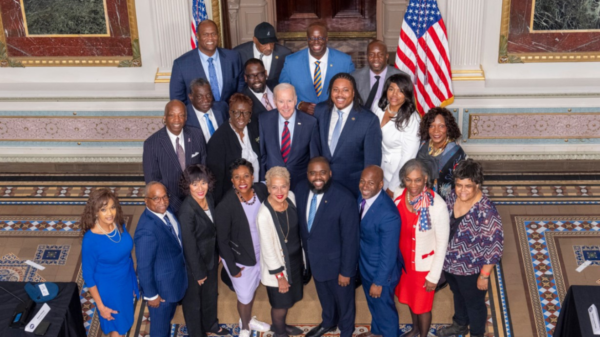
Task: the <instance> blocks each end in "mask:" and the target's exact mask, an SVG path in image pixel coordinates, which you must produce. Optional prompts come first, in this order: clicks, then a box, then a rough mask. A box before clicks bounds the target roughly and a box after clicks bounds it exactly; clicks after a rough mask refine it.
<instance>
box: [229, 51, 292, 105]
mask: <svg viewBox="0 0 600 337" xmlns="http://www.w3.org/2000/svg"><path fill="white" fill-rule="evenodd" d="M253 44H254V41H249V42H246V43H242V44H241V45H239V46H237V47H235V48H233V50H235V51H237V52H239V53H240V57H241V59H242V64H243V65H245V64H246V61H248V60H249V59H251V58H254V48H253V47H252V45H253ZM291 53H292V51H291V50H290V49H289V48H288V47H285V46H282V45H280V44H278V43H276V44H275V48H274V49H273V61H272V62H271V69H266V70H267V73H268V74H269V77H268V78H267V85H268V86H269V88H271V90H273V88H275V86H277V85H278V84H279V75H281V70H282V69H283V64H284V63H285V58H286V57H287V56H288V55H290V54H291ZM273 107H275V106H273Z"/></svg>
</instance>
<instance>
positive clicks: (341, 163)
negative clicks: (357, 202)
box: [315, 102, 382, 197]
mask: <svg viewBox="0 0 600 337" xmlns="http://www.w3.org/2000/svg"><path fill="white" fill-rule="evenodd" d="M331 113H332V112H331V109H330V108H329V105H328V104H327V102H323V103H319V104H317V106H316V107H315V117H317V120H318V121H319V134H320V135H321V155H322V156H324V157H325V158H327V159H328V160H329V165H330V166H331V171H332V172H333V179H334V180H335V181H337V182H339V183H341V184H342V185H344V186H345V187H346V188H348V189H349V190H350V191H352V192H353V193H354V195H355V197H358V196H359V195H360V192H359V190H358V181H359V180H360V175H361V173H362V170H363V169H364V168H365V167H367V166H369V165H377V166H381V141H382V140H381V139H382V136H381V128H380V127H379V125H380V124H379V118H377V116H376V115H375V114H374V113H372V112H371V111H369V110H366V109H364V108H363V107H361V106H358V107H357V106H356V105H355V106H353V107H352V110H351V111H350V114H349V116H348V119H347V121H346V124H344V128H343V129H342V133H341V134H340V139H339V140H338V143H337V148H336V149H335V152H334V154H333V155H331V151H330V149H329V143H328V140H329V124H330V123H331Z"/></svg>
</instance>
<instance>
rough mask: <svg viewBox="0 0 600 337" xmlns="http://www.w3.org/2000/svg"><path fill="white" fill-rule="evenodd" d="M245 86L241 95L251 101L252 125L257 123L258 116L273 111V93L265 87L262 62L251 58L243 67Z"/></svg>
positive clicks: (265, 77) (265, 75)
mask: <svg viewBox="0 0 600 337" xmlns="http://www.w3.org/2000/svg"><path fill="white" fill-rule="evenodd" d="M244 79H245V80H246V86H245V87H244V89H243V90H242V94H244V95H246V96H248V97H250V99H252V123H258V116H260V115H261V114H262V113H264V112H266V111H270V110H273V109H275V99H274V97H273V92H272V91H271V89H270V88H269V86H268V85H267V71H266V70H265V66H264V63H263V61H261V60H259V59H256V58H251V59H249V60H248V61H246V65H245V67H244Z"/></svg>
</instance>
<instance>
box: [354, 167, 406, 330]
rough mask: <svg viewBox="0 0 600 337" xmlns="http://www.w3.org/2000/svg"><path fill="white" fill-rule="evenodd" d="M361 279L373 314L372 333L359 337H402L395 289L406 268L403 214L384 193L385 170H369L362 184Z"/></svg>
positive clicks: (367, 169)
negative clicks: (401, 246) (401, 250)
mask: <svg viewBox="0 0 600 337" xmlns="http://www.w3.org/2000/svg"><path fill="white" fill-rule="evenodd" d="M359 188H360V193H361V197H359V198H358V207H359V210H360V216H361V221H360V259H359V262H358V265H359V267H360V276H361V279H362V285H363V289H364V291H365V295H366V297H367V304H368V305H369V311H371V316H372V317H373V318H372V321H371V331H370V332H366V333H364V334H361V335H359V337H371V336H383V337H397V336H398V311H397V310H396V304H395V303H394V289H395V288H396V285H397V284H398V281H399V280H400V271H401V270H402V268H403V266H404V262H403V260H402V255H400V254H399V249H398V242H399V240H400V214H399V213H398V209H397V208H396V205H395V204H394V202H393V201H392V199H390V197H389V196H388V195H387V193H385V192H383V190H382V189H383V170H382V169H381V168H380V167H379V166H369V167H367V168H366V169H364V171H363V172H362V175H361V177H360V183H359Z"/></svg>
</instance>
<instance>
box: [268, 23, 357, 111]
mask: <svg viewBox="0 0 600 337" xmlns="http://www.w3.org/2000/svg"><path fill="white" fill-rule="evenodd" d="M306 37H307V39H308V49H303V50H300V51H298V52H296V53H294V54H292V55H288V57H286V58H285V63H284V64H283V70H282V71H281V76H280V77H279V83H290V84H292V85H293V86H294V87H295V88H296V90H297V91H298V99H299V100H300V103H299V104H298V110H300V111H304V112H306V113H308V114H311V115H312V114H313V113H314V110H315V105H316V104H317V103H321V102H324V101H326V100H327V95H326V93H327V92H328V90H329V82H330V80H331V79H332V78H333V77H334V76H335V75H336V74H338V73H351V72H353V71H354V63H352V58H351V57H350V56H349V55H347V54H345V53H343V52H341V51H339V50H336V49H334V48H329V47H327V42H328V41H329V38H328V36H327V27H326V26H325V25H324V24H322V23H319V22H315V23H312V24H310V25H309V26H308V29H307V30H306Z"/></svg>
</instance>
